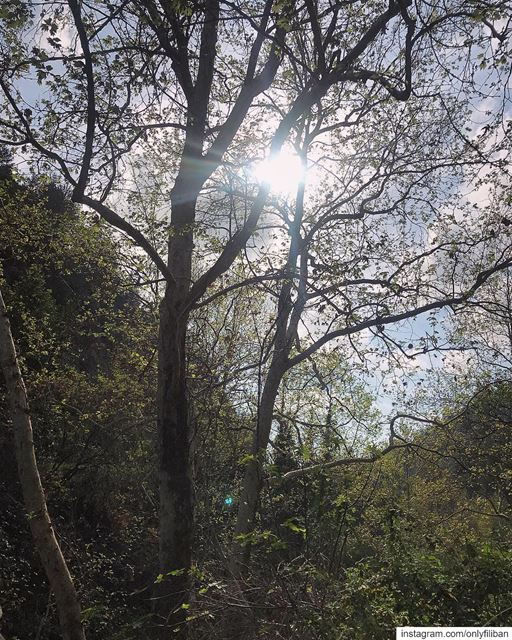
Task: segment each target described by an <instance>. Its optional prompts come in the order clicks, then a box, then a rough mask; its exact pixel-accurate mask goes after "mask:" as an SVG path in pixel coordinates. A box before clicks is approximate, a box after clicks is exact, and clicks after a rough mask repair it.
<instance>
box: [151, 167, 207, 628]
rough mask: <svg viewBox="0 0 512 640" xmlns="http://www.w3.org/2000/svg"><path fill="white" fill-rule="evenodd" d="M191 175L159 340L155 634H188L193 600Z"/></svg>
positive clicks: (175, 213) (178, 192)
mask: <svg viewBox="0 0 512 640" xmlns="http://www.w3.org/2000/svg"><path fill="white" fill-rule="evenodd" d="M189 184H190V183H189V181H187V180H186V179H183V180H178V181H177V183H176V186H175V188H174V190H173V194H172V197H171V200H172V221H173V232H172V236H171V238H170V240H169V258H168V263H169V269H170V271H171V273H172V274H173V278H174V282H172V283H169V284H168V286H167V291H166V294H165V297H164V299H163V300H162V303H161V305H160V331H159V345H158V397H157V403H158V456H159V486H160V544H159V564H160V566H159V573H160V574H162V576H163V578H161V579H159V582H158V583H157V585H156V589H155V601H154V610H155V613H156V614H157V620H156V623H157V631H156V634H155V635H156V637H157V638H159V639H161V640H164V639H165V640H168V639H169V638H170V637H172V638H175V639H176V640H185V639H186V638H187V637H188V629H187V623H186V617H187V608H186V607H184V606H183V605H186V604H187V603H188V602H189V600H190V568H191V564H192V541H193V489H192V471H191V456H190V425H189V415H188V413H189V412H188V394H187V380H186V364H187V363H186V339H187V324H188V311H187V310H186V308H185V306H186V302H187V296H188V292H189V289H190V284H191V273H192V249H193V235H192V224H193V221H194V218H195V203H196V199H197V195H195V194H194V193H190V192H189V191H187V188H186V187H187V186H188V185H189Z"/></svg>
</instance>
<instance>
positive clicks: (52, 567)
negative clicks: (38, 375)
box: [0, 292, 85, 640]
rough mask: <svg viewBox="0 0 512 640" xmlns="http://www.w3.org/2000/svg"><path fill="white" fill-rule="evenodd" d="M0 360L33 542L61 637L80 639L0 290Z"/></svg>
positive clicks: (70, 584)
mask: <svg viewBox="0 0 512 640" xmlns="http://www.w3.org/2000/svg"><path fill="white" fill-rule="evenodd" d="M0 361H1V365H2V372H3V375H4V378H5V382H6V386H7V393H8V397H9V404H10V407H11V413H12V422H13V426H14V436H15V442H16V459H17V463H18V473H19V477H20V482H21V485H22V489H23V498H24V501H25V508H26V510H27V514H28V519H29V522H30V528H31V531H32V535H33V537H34V544H35V546H36V548H37V550H38V552H39V555H40V556H41V561H42V563H43V566H44V568H45V571H46V575H47V576H48V580H49V582H50V585H51V588H52V590H53V591H54V593H55V598H56V600H57V609H58V612H59V619H60V624H61V629H62V636H63V638H64V639H65V640H84V638H85V634H84V631H83V628H82V622H81V618H80V604H79V602H78V598H77V595H76V591H75V587H74V584H73V580H72V578H71V575H70V573H69V570H68V567H67V564H66V561H65V559H64V556H63V555H62V551H61V549H60V546H59V543H58V542H57V538H56V537H55V533H54V530H53V525H52V521H51V519H50V516H49V514H48V509H47V507H46V499H45V495H44V490H43V487H42V485H41V479H40V477H39V470H38V468H37V461H36V457H35V453H34V443H33V436H32V422H31V419H30V412H29V406H28V400H27V392H26V389H25V383H24V381H23V377H22V375H21V371H20V368H19V364H18V358H17V355H16V348H15V346H14V342H13V339H12V334H11V329H10V325H9V319H8V317H7V309H6V307H5V303H4V299H3V297H2V294H1V292H0Z"/></svg>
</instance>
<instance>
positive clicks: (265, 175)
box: [251, 150, 306, 196]
mask: <svg viewBox="0 0 512 640" xmlns="http://www.w3.org/2000/svg"><path fill="white" fill-rule="evenodd" d="M251 173H252V175H253V177H254V178H255V179H256V180H257V181H258V182H267V183H268V184H269V185H270V190H271V191H272V192H273V193H275V194H278V195H282V196H289V195H294V194H295V193H296V191H297V188H298V186H299V185H300V184H301V183H303V182H304V181H305V179H306V167H305V166H304V164H303V163H302V161H301V159H300V158H299V157H298V156H297V155H295V154H294V153H292V152H291V151H285V150H283V151H281V153H279V154H278V155H276V156H273V157H270V158H266V159H265V160H262V161H261V162H257V163H255V164H254V165H253V167H252V170H251Z"/></svg>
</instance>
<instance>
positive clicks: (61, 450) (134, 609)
mask: <svg viewBox="0 0 512 640" xmlns="http://www.w3.org/2000/svg"><path fill="white" fill-rule="evenodd" d="M1 200H2V225H1V244H0V255H1V261H2V273H3V284H2V287H3V290H4V294H5V297H6V300H7V301H8V303H9V312H10V316H11V322H12V327H13V332H14V335H15V336H16V338H17V344H18V347H19V352H20V354H21V357H22V362H23V370H24V373H25V376H26V381H27V385H28V391H29V395H30V399H31V411H32V415H33V419H34V422H35V435H36V448H37V453H38V456H39V460H40V466H41V471H42V474H43V484H44V487H45V489H46V493H47V499H48V503H49V506H50V511H51V514H52V516H53V518H54V522H55V524H56V527H57V530H58V534H59V539H60V541H61V543H62V545H63V548H64V550H65V554H66V556H67V558H68V560H69V563H70V567H71V570H72V573H73V576H74V578H75V581H76V584H77V586H78V591H79V597H80V600H81V602H82V606H83V611H82V615H83V619H84V621H85V626H86V629H87V633H88V634H89V635H90V637H94V638H98V639H101V638H105V639H107V638H108V639H112V638H119V639H121V638H126V639H128V638H134V639H135V638H140V637H142V636H141V634H143V633H144V632H143V631H142V629H144V626H145V624H147V621H148V619H150V617H151V611H152V607H151V597H152V586H153V583H154V581H155V575H156V576H157V577H156V580H157V581H158V580H163V579H164V576H163V575H161V574H159V572H158V565H157V563H156V557H157V513H156V504H157V501H158V498H157V484H156V478H155V473H154V463H155V461H154V432H153V422H154V413H155V406H154V397H153V392H152V388H153V385H154V380H155V363H154V349H155V343H156V323H155V305H156V302H155V301H154V299H153V298H152V297H151V295H150V294H149V292H148V290H147V287H146V290H144V289H143V288H141V287H140V285H139V283H138V281H137V279H135V278H134V277H133V274H132V272H131V270H130V264H132V261H133V260H134V259H135V258H136V256H134V255H133V249H131V248H130V247H129V246H127V245H126V243H124V242H123V241H121V240H120V239H112V237H111V236H110V235H109V234H108V233H107V230H106V229H105V227H104V225H102V224H101V223H99V222H98V221H97V220H95V219H93V218H92V217H91V216H90V215H84V214H82V213H81V212H80V211H79V210H78V209H77V208H76V207H75V206H74V205H72V204H71V203H70V201H69V199H68V198H67V197H66V195H65V193H64V192H63V191H62V190H60V189H58V188H57V187H56V186H55V185H54V184H53V183H52V182H50V181H47V180H42V179H39V180H35V179H34V180H32V181H30V182H26V181H23V180H21V178H19V177H17V176H15V175H13V174H12V171H11V169H10V168H9V167H8V166H7V165H4V166H3V168H2V180H1ZM238 304H243V305H246V304H247V301H244V300H242V301H241V302H239V303H238ZM217 313H218V314H219V315H220V316H223V314H225V313H227V311H226V309H223V308H222V305H221V306H220V308H219V309H218V310H217ZM215 320H216V318H210V321H211V322H210V324H211V325H214V323H215ZM202 321H204V318H201V317H199V318H198V319H197V333H196V335H195V337H194V340H195V341H196V344H195V345H194V353H197V359H194V360H193V361H192V362H191V363H190V365H189V384H190V388H191V393H192V394H194V393H195V390H196V388H197V396H194V397H195V398H196V400H195V407H196V415H195V424H196V427H195V428H196V431H197V440H198V442H197V444H196V446H195V454H194V456H195V460H194V469H195V484H196V514H197V515H196V522H197V529H196V540H195V549H196V554H195V560H194V566H193V569H192V571H193V580H194V592H193V600H192V601H191V602H190V608H187V614H188V619H189V624H190V626H191V628H192V630H193V634H194V637H198V638H202V637H206V636H207V637H218V638H227V637H240V633H241V631H240V630H241V629H244V628H245V630H244V631H243V633H244V634H249V633H254V634H255V636H256V637H267V638H281V637H282V638H288V637H300V638H326V639H328V638H333V639H342V638H361V640H362V639H363V638H375V639H380V638H383V639H384V638H389V637H391V635H392V631H393V629H394V627H395V626H401V625H407V624H415V625H436V624H439V625H450V624H451V625H483V624H486V623H490V622H492V623H493V624H495V625H500V624H502V625H507V624H510V622H511V620H512V611H511V610H510V605H509V603H510V599H511V598H512V577H511V576H512V549H511V546H510V543H511V539H510V518H511V517H512V508H511V507H512V504H511V496H512V467H511V462H510V461H511V460H512V455H511V453H512V437H511V429H510V425H511V421H512V385H511V384H510V382H508V381H506V380H504V379H503V380H501V381H499V382H496V381H494V382H493V383H490V382H489V381H486V380H485V379H484V377H483V375H482V379H481V382H480V383H476V384H475V385H474V387H475V388H474V389H472V390H471V389H469V387H468V388H467V389H464V388H463V387H458V388H457V389H456V390H455V389H451V390H448V394H450V393H452V394H454V395H453V396H452V403H450V402H445V405H444V406H442V407H439V409H438V412H437V414H436V415H433V416H431V418H432V422H431V423H430V424H428V425H426V426H425V425H422V426H420V427H415V428H414V429H413V430H412V431H411V432H410V433H409V434H408V439H407V443H408V444H407V446H404V447H403V448H397V449H396V450H394V451H390V452H389V453H388V454H386V455H385V456H383V457H382V458H380V459H379V460H378V461H377V462H375V463H373V464H370V463H361V464H360V465H350V466H339V467H335V468H332V469H323V470H320V471H319V472H318V473H316V474H314V475H305V476H302V477H298V478H297V480H290V481H285V480H283V483H284V484H282V485H280V484H279V482H280V481H279V478H280V477H281V478H282V477H283V476H284V475H285V474H286V473H287V472H290V471H293V470H297V469H301V468H303V467H304V466H309V465H311V464H313V463H315V462H317V463H318V462H321V461H329V460H333V459H335V458H337V457H339V456H340V455H342V453H343V447H344V442H343V438H341V439H340V434H339V432H337V431H336V429H335V428H334V425H335V423H336V424H337V423H338V421H339V420H340V415H339V414H341V413H343V411H345V412H350V414H351V417H352V419H354V418H357V412H358V411H361V412H364V413H365V414H368V413H369V412H374V414H375V417H376V416H377V410H376V409H375V408H373V409H372V400H371V397H370V396H369V395H368V393H366V392H364V391H363V389H362V388H361V387H360V386H359V385H358V384H356V382H355V381H354V380H351V378H350V375H349V374H348V371H344V372H343V374H342V376H341V380H340V379H337V380H336V379H334V378H335V375H334V374H333V372H332V371H331V378H329V364H330V365H332V362H331V363H329V362H326V363H320V364H323V366H324V367H325V371H326V373H325V372H324V377H322V374H321V373H320V371H319V370H318V369H317V370H316V372H313V376H315V375H316V376H317V377H316V379H315V380H314V383H313V385H312V386H313V387H314V388H315V389H314V390H313V392H311V393H312V395H313V396H314V398H313V400H311V399H309V400H308V397H307V396H308V392H307V391H306V390H305V389H306V388H304V387H303V386H302V384H303V383H304V379H305V380H308V382H309V387H308V388H309V389H311V381H310V376H311V372H309V371H308V370H306V369H305V370H304V371H302V372H300V374H298V375H297V379H296V380H291V379H290V380H288V381H287V393H288V394H289V396H290V398H289V399H288V401H287V402H288V405H289V406H288V409H285V408H284V407H285V405H284V404H282V408H281V411H282V414H281V415H280V416H277V420H278V422H277V427H276V432H275V434H274V440H273V443H274V444H273V450H272V453H271V454H270V455H269V457H268V458H267V460H266V462H265V469H266V474H267V476H268V477H271V476H273V477H274V478H275V482H276V483H277V484H276V487H273V488H272V490H270V489H266V490H264V493H263V496H262V501H261V506H260V512H259V519H258V523H257V528H256V529H255V530H254V531H253V532H252V533H251V535H250V539H248V540H246V541H245V542H246V544H248V545H250V546H251V549H252V559H251V567H252V568H251V572H250V574H249V575H248V576H247V577H246V578H245V579H244V580H243V582H241V583H238V585H237V587H236V590H235V588H234V583H233V580H232V576H231V574H230V572H229V569H228V566H229V558H227V554H228V553H229V546H230V535H231V531H232V529H233V526H234V518H235V510H236V501H237V495H238V494H239V490H240V482H241V478H242V474H243V468H244V464H246V463H247V462H246V459H247V456H244V452H245V450H246V445H247V435H246V434H247V432H248V430H249V425H250V420H251V418H250V416H248V415H245V412H244V411H243V410H241V408H240V407H237V406H236V405H235V403H234V401H233V399H232V398H233V397H235V395H234V394H233V393H231V394H230V393H229V389H230V380H229V376H228V375H225V376H224V378H221V374H222V372H223V371H224V372H225V371H228V372H229V369H230V366H231V365H230V363H229V360H228V356H229V350H230V344H229V340H228V342H227V344H225V345H223V346H222V351H223V353H222V358H221V357H219V355H218V354H216V353H215V349H214V348H213V347H212V344H211V343H210V344H208V343H205V344H198V341H199V340H200V339H203V340H208V332H207V331H205V330H204V326H203V325H202V324H201V323H202ZM223 321H225V318H224V319H223ZM230 321H231V322H233V323H236V322H237V321H238V322H242V320H241V319H240V317H239V313H237V312H236V311H235V312H234V313H233V318H232V319H231V320H230ZM201 327H202V328H203V330H202V331H200V329H201ZM246 339H249V337H248V336H246ZM210 341H211V338H210ZM217 349H221V347H219V346H217ZM232 357H234V358H235V359H236V355H232ZM200 358H202V359H203V360H200ZM319 366H320V365H319ZM205 371H207V372H208V379H209V384H210V389H209V391H208V394H207V396H205V395H204V394H205V391H204V385H205V383H206V381H207V378H205V376H204V372H205ZM200 372H203V373H200ZM338 373H339V372H338ZM338 373H336V375H338ZM211 379H213V380H215V383H212V382H211ZM328 384H329V386H330V389H331V391H332V395H334V394H339V395H338V398H339V397H340V396H343V398H344V399H343V402H344V403H345V407H344V409H343V410H338V415H337V416H333V415H332V413H333V409H331V415H330V416H327V421H328V422H327V424H325V425H320V424H318V423H315V420H319V419H320V418H319V413H321V412H322V410H325V407H324V408H323V409H322V407H321V406H320V407H319V406H317V405H316V404H315V403H317V402H318V398H319V394H321V393H322V391H324V392H325V391H326V389H327V385H328ZM445 385H447V386H448V385H449V382H448V381H445ZM301 386H302V388H301ZM199 387H200V389H199ZM297 388H298V389H299V390H300V393H301V402H302V403H303V405H302V406H303V407H304V406H306V404H307V403H308V402H311V403H312V404H311V408H310V410H309V411H310V418H309V419H310V422H309V423H307V422H306V421H301V420H298V422H297V421H294V419H293V416H292V415H290V414H291V411H292V407H293V404H294V399H293V396H294V394H296V393H297V391H296V389H297ZM475 389H476V390H475ZM455 394H456V395H455ZM330 395H331V394H327V395H325V402H326V406H327V411H328V412H329V409H328V407H329V400H328V397H329V396H330ZM320 397H321V396H320ZM283 402H284V399H283ZM351 402H352V403H353V406H348V405H349V403H351ZM418 403H420V400H418ZM285 414H286V415H285ZM329 421H330V424H329ZM2 422H3V423H4V428H3V430H2V447H1V456H2V457H1V464H0V474H1V475H0V478H1V483H2V486H1V492H0V500H1V514H2V516H1V521H0V527H1V533H2V535H1V547H0V554H1V555H0V558H1V562H0V583H1V585H2V604H3V607H4V615H5V619H4V625H3V628H2V630H3V632H4V634H5V635H6V637H8V638H11V639H12V640H16V639H18V638H19V639H20V640H21V639H24V638H31V637H38V638H47V639H52V638H58V637H60V635H59V630H58V625H57V622H56V613H55V608H54V602H53V599H52V596H51V594H50V593H49V591H48V585H47V583H46V579H45V576H44V573H43V572H42V570H41V566H40V563H39V562H38V559H37V555H36V554H35V551H34V548H33V544H32V541H31V538H30V533H29V529H28V527H27V516H26V514H25V511H24V508H23V504H22V499H21V497H20V489H19V484H18V481H17V476H16V469H15V462H14V456H13V444H12V441H11V437H12V434H11V432H10V430H9V429H8V425H9V415H8V410H7V407H6V405H5V402H3V403H2ZM6 427H7V428H6ZM348 433H349V432H348V431H346V432H345V435H347V434H348ZM379 440H380V436H379V434H374V435H373V436H371V434H370V435H367V436H365V441H361V442H360V443H359V444H358V445H357V446H358V447H359V454H360V455H361V456H363V455H364V454H368V453H370V454H371V452H372V450H373V448H375V447H377V448H378V447H379V444H378V443H379ZM404 442H405V440H404ZM402 444H403V443H402ZM240 625H242V626H240ZM244 625H245V626H244Z"/></svg>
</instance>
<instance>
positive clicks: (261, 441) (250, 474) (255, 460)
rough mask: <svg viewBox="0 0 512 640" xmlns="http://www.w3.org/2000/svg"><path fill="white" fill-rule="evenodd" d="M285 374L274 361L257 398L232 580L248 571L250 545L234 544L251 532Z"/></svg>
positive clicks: (279, 364) (238, 519) (235, 537)
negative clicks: (275, 411) (257, 412)
mask: <svg viewBox="0 0 512 640" xmlns="http://www.w3.org/2000/svg"><path fill="white" fill-rule="evenodd" d="M284 373H285V367H284V365H283V363H282V362H281V361H280V359H275V360H274V361H273V362H272V365H271V366H270V369H269V372H268V375H267V378H266V380H265V385H264V387H263V391H262V394H261V400H260V407H259V415H258V421H257V425H256V431H255V433H254V437H253V443H252V449H251V455H252V458H251V459H250V460H249V462H248V463H247V466H246V469H245V475H244V479H243V483H242V493H241V495H240V504H239V506H238V513H237V519H236V525H235V531H234V534H233V535H234V545H233V551H232V554H231V565H230V570H231V572H232V573H233V575H234V576H235V577H239V576H241V575H244V574H245V573H246V571H247V568H248V561H249V557H250V545H249V544H244V541H243V540H241V541H240V540H238V539H237V537H238V536H244V535H247V534H248V533H250V532H251V531H252V529H253V528H254V521H255V518H256V512H257V509H258V501H259V497H260V492H261V488H262V484H263V461H264V456H265V452H266V450H267V447H268V443H269V440H270V431H271V429H272V420H273V415H274V404H275V401H276V397H277V392H278V390H279V385H280V383H281V380H282V378H283V375H284Z"/></svg>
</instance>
